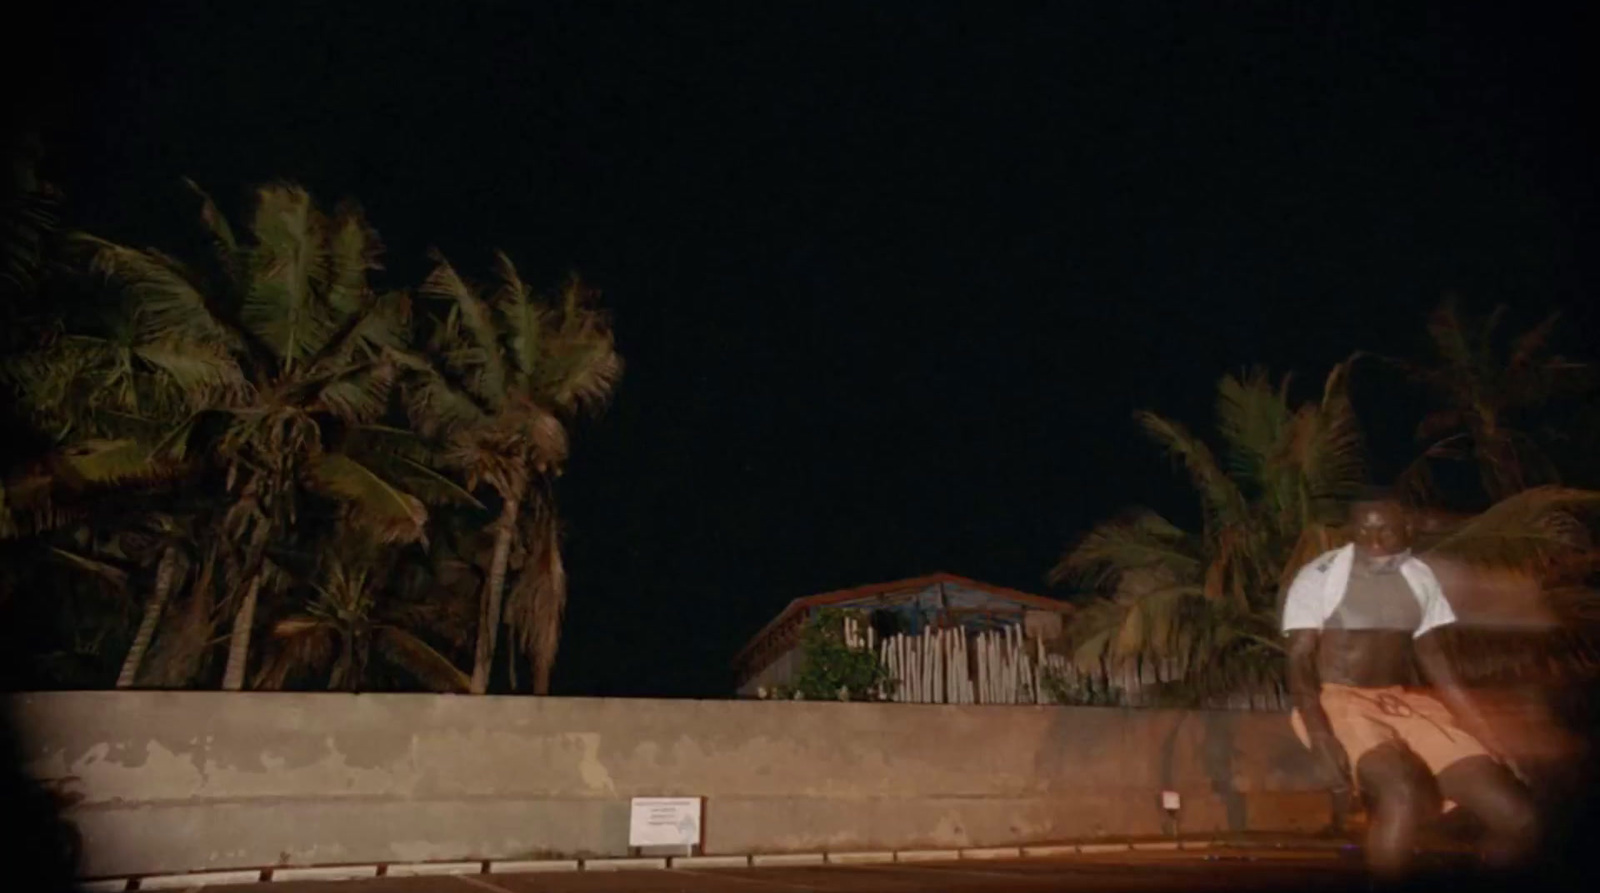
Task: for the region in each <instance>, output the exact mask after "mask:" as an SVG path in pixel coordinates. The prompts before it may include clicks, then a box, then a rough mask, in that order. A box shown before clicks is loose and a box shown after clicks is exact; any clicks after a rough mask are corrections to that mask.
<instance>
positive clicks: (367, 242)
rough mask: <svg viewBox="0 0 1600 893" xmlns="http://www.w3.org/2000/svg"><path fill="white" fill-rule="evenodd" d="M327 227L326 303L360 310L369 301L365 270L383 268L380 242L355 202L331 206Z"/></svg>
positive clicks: (348, 310)
mask: <svg viewBox="0 0 1600 893" xmlns="http://www.w3.org/2000/svg"><path fill="white" fill-rule="evenodd" d="M329 230H330V231H329V234H328V237H327V238H328V270H327V274H326V275H327V280H326V283H325V288H326V291H327V302H328V305H329V306H330V307H332V308H333V310H334V311H335V312H336V313H340V314H351V313H356V312H359V311H361V310H363V309H364V308H365V307H366V306H367V305H368V303H369V289H368V287H367V274H368V273H370V272H371V271H373V270H378V269H381V268H382V264H381V263H380V261H379V259H380V258H381V257H382V256H383V243H382V242H381V241H380V240H379V239H378V234H377V232H376V231H375V230H373V228H372V227H371V226H370V225H369V224H368V223H367V220H366V217H365V216H364V215H363V214H362V213H361V208H360V207H359V206H357V205H356V204H355V203H354V202H349V201H346V202H341V203H340V204H339V206H338V207H337V208H335V209H334V214H333V222H332V225H331V227H330V228H329Z"/></svg>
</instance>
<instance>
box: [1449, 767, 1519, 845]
mask: <svg viewBox="0 0 1600 893" xmlns="http://www.w3.org/2000/svg"><path fill="white" fill-rule="evenodd" d="M1439 787H1440V789H1441V790H1442V791H1443V792H1444V795H1445V796H1446V797H1449V798H1450V799H1452V800H1454V801H1456V802H1457V803H1460V804H1461V805H1462V806H1464V807H1466V808H1467V809H1468V810H1469V811H1470V812H1471V813H1472V814H1473V816H1474V817H1475V818H1477V820H1478V821H1479V822H1481V823H1482V824H1483V826H1484V827H1485V829H1487V830H1488V832H1489V834H1490V835H1491V837H1492V838H1493V839H1494V845H1495V847H1496V849H1499V850H1503V851H1504V853H1505V855H1506V857H1507V858H1511V857H1514V856H1517V855H1521V854H1524V853H1526V851H1527V850H1529V849H1530V848H1531V847H1532V846H1533V845H1534V843H1535V841H1536V839H1537V837H1538V833H1539V832H1538V827H1539V816H1538V812H1537V810H1535V808H1534V805H1533V799H1532V797H1531V796H1529V794H1528V791H1527V789H1526V788H1524V787H1523V786H1522V783H1521V782H1519V781H1518V780H1517V778H1516V776H1514V775H1512V774H1511V771H1510V770H1509V769H1507V768H1506V767H1505V766H1503V765H1501V764H1500V763H1498V762H1496V761H1494V760H1492V759H1490V758H1489V757H1469V758H1467V759H1465V760H1461V761H1459V762H1457V763H1455V764H1453V765H1450V766H1446V767H1445V768H1444V770H1443V771H1441V772H1440V773H1439Z"/></svg>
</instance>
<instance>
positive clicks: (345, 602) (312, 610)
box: [255, 530, 469, 692]
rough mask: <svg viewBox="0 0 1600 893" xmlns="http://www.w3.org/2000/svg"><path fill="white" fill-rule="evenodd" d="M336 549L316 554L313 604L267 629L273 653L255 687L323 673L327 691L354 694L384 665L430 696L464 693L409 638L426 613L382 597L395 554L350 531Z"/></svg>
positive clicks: (428, 648) (424, 646) (460, 676)
mask: <svg viewBox="0 0 1600 893" xmlns="http://www.w3.org/2000/svg"><path fill="white" fill-rule="evenodd" d="M334 542H335V546H334V548H331V549H328V548H324V549H322V550H320V552H319V560H318V562H317V563H318V565H320V567H319V569H318V573H317V575H316V577H317V578H316V579H315V580H314V581H313V582H310V583H309V584H308V586H307V588H309V589H310V590H311V597H310V598H309V599H307V600H306V601H305V603H304V604H303V606H302V607H301V608H300V610H298V611H296V612H295V613H293V614H291V615H289V616H286V617H283V618H281V619H279V620H277V621H276V622H275V623H273V624H272V625H271V631H272V634H271V641H272V644H273V647H272V648H271V649H270V652H269V656H268V659H267V660H266V661H265V662H264V663H263V665H262V666H261V668H260V670H259V671H258V672H257V675H256V678H255V687H257V688H283V687H284V686H285V684H286V683H287V682H289V681H290V680H291V679H293V678H294V677H296V676H304V675H306V674H308V673H309V674H312V675H319V676H320V675H322V674H326V676H327V687H328V688H329V689H330V690H346V691H355V690H359V689H361V688H365V687H370V684H371V679H372V677H373V674H374V671H375V670H376V669H378V667H377V664H379V663H383V664H387V665H388V666H391V667H393V668H395V669H398V670H400V671H401V672H404V673H405V674H407V675H408V676H410V677H411V678H413V679H415V680H416V681H418V682H420V683H422V684H423V685H424V686H425V687H427V688H429V689H431V690H434V691H454V692H464V691H466V690H467V688H468V684H469V680H468V679H467V676H466V674H465V673H463V672H461V670H459V669H457V668H456V666H455V664H453V663H452V662H451V661H450V659H449V658H448V657H446V656H444V655H442V654H440V653H439V652H438V651H437V650H435V649H434V647H433V646H432V645H430V644H429V643H428V642H427V641H426V640H425V639H424V638H423V637H422V636H421V635H418V634H417V633H415V632H412V631H411V630H412V629H416V628H422V625H421V624H420V623H418V621H419V620H422V619H424V618H422V617H420V616H418V612H419V611H423V612H425V611H428V609H429V607H430V606H429V605H427V603H426V602H413V603H412V604H410V605H407V604H405V603H404V602H399V601H396V600H394V599H393V598H392V596H386V593H387V592H390V591H392V586H390V585H389V584H390V583H391V582H392V578H393V575H394V568H395V564H396V562H397V561H398V558H399V556H398V554H397V551H398V550H397V549H396V548H395V547H392V546H385V545H382V544H379V543H377V542H376V541H374V540H373V539H372V538H371V537H370V536H368V535H366V534H364V533H362V532H359V531H355V530H345V531H343V532H342V534H341V535H339V536H338V537H337V538H336V539H335V540H334ZM436 616H437V613H436V612H433V614H432V616H430V617H428V618H427V619H434V618H435V617H436Z"/></svg>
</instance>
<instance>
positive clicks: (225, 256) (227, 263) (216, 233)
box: [183, 177, 240, 278]
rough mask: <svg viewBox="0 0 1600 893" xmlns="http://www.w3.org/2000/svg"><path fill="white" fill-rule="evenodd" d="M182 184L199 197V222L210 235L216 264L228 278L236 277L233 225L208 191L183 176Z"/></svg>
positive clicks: (237, 265)
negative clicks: (218, 208)
mask: <svg viewBox="0 0 1600 893" xmlns="http://www.w3.org/2000/svg"><path fill="white" fill-rule="evenodd" d="M183 184H184V186H186V187H188V189H189V191H190V192H192V193H194V195H195V196H196V197H197V198H199V199H200V223H201V225H202V226H204V227H205V228H206V233H207V234H208V235H209V236H210V237H211V245H212V249H213V251H214V252H215V253H216V259H217V266H218V267H219V268H220V269H221V270H223V271H224V273H226V274H227V275H228V276H229V277H230V278H237V277H238V275H239V273H240V270H239V263H240V257H239V240H238V239H236V238H234V235H233V227H232V226H230V225H228V218H227V217H225V216H223V214H222V212H221V211H219V210H217V203H216V202H214V201H212V200H211V195H210V194H209V193H207V192H206V191H205V190H204V189H201V188H200V184H198V183H196V182H195V181H193V180H191V179H189V178H188V177H184V178H183Z"/></svg>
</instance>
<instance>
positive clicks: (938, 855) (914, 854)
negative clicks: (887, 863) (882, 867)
mask: <svg viewBox="0 0 1600 893" xmlns="http://www.w3.org/2000/svg"><path fill="white" fill-rule="evenodd" d="M960 858H961V851H960V850H896V851H895V854H894V861H896V862H945V861H949V862H954V861H956V860H957V859H960Z"/></svg>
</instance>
